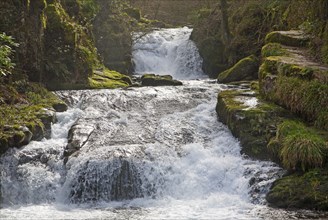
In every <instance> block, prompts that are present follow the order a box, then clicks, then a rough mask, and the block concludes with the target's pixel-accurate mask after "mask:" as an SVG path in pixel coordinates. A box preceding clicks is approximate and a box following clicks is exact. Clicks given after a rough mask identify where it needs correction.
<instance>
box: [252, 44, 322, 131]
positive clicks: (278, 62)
mask: <svg viewBox="0 0 328 220" xmlns="http://www.w3.org/2000/svg"><path fill="white" fill-rule="evenodd" d="M262 55H264V56H263V61H262V64H261V66H260V69H259V82H260V92H261V94H262V95H263V96H264V97H265V99H267V100H270V101H273V102H275V103H277V104H279V105H281V106H284V107H285V108H287V109H289V110H291V111H292V112H293V113H296V114H298V115H300V116H301V117H302V118H303V119H304V120H306V121H308V122H310V123H313V124H315V126H316V127H317V128H320V129H323V130H326V131H328V111H327V106H328V86H327V85H328V66H326V65H322V64H319V63H316V62H314V61H312V60H311V59H310V58H308V57H307V56H306V52H305V51H304V50H303V49H302V48H295V47H287V46H284V45H281V44H268V45H266V46H264V47H263V48H262Z"/></svg>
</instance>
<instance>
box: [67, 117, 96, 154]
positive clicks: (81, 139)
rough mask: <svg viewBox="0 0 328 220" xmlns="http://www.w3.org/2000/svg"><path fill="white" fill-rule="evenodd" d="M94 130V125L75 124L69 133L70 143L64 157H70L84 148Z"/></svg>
mask: <svg viewBox="0 0 328 220" xmlns="http://www.w3.org/2000/svg"><path fill="white" fill-rule="evenodd" d="M94 129H95V128H94V126H93V125H85V124H79V123H78V122H77V123H75V124H74V125H73V126H72V127H71V129H70V130H69V132H68V143H67V145H66V148H65V153H64V155H65V156H66V157H68V156H70V155H71V154H73V153H75V152H76V151H78V150H79V149H80V148H81V147H83V145H84V144H86V143H87V141H88V139H89V137H90V135H91V134H92V132H93V131H94Z"/></svg>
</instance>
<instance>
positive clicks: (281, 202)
mask: <svg viewBox="0 0 328 220" xmlns="http://www.w3.org/2000/svg"><path fill="white" fill-rule="evenodd" d="M266 199H267V201H268V202H269V204H270V205H272V206H275V207H279V208H301V209H316V210H323V211H328V169H327V168H325V169H313V170H310V171H309V172H306V173H294V174H292V175H289V176H285V177H283V178H281V179H279V180H277V181H275V183H274V184H273V186H272V188H271V190H270V192H269V193H268V194H267V196H266Z"/></svg>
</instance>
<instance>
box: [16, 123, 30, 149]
mask: <svg viewBox="0 0 328 220" xmlns="http://www.w3.org/2000/svg"><path fill="white" fill-rule="evenodd" d="M19 130H21V131H22V132H23V133H24V138H23V139H22V140H21V141H20V142H18V144H19V145H27V144H28V143H30V141H31V139H32V136H33V133H32V132H31V131H30V129H28V127H26V126H20V127H19Z"/></svg>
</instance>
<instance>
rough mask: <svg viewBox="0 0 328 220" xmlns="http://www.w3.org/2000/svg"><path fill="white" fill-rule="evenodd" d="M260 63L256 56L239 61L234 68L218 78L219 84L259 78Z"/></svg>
mask: <svg viewBox="0 0 328 220" xmlns="http://www.w3.org/2000/svg"><path fill="white" fill-rule="evenodd" d="M258 67H259V62H258V59H257V58H256V56H254V55H251V56H248V57H245V58H243V59H241V60H240V61H238V62H237V63H236V64H235V65H234V66H233V67H231V68H230V69H227V70H226V71H224V72H222V73H220V74H219V76H218V82H219V83H229V82H236V81H243V80H254V79H257V78H258Z"/></svg>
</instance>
